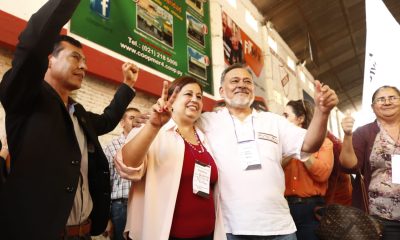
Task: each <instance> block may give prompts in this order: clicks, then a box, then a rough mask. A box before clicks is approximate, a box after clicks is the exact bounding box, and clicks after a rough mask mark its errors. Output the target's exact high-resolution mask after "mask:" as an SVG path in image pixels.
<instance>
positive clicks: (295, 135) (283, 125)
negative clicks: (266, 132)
mask: <svg viewBox="0 0 400 240" xmlns="http://www.w3.org/2000/svg"><path fill="white" fill-rule="evenodd" d="M276 117H277V118H278V119H277V121H278V127H279V139H280V141H282V155H283V157H292V158H296V159H300V160H301V161H305V160H306V159H308V157H309V156H310V153H305V152H302V151H301V148H302V146H303V142H304V138H305V136H306V133H307V130H305V129H303V128H300V127H297V126H296V125H294V124H293V123H291V122H289V121H288V120H287V119H286V118H284V117H282V116H279V115H276Z"/></svg>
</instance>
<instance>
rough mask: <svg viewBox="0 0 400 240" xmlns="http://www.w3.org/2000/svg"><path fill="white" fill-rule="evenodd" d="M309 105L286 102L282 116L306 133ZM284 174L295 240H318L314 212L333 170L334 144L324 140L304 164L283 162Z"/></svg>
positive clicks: (326, 139) (299, 102) (302, 162)
mask: <svg viewBox="0 0 400 240" xmlns="http://www.w3.org/2000/svg"><path fill="white" fill-rule="evenodd" d="M312 109H313V107H312V106H311V103H309V102H307V101H303V100H297V101H293V100H292V101H289V102H288V103H287V105H286V108H285V111H284V113H283V115H284V116H285V117H286V118H287V119H288V120H289V121H290V122H292V123H293V124H295V125H297V126H299V127H302V128H305V129H307V128H308V126H309V124H310V121H311V119H312V116H313V110H312ZM282 165H283V168H284V172H285V183H286V190H285V197H286V199H287V201H288V203H289V208H290V213H291V215H292V217H293V220H294V222H295V224H296V228H297V232H296V236H297V239H298V240H302V239H304V240H313V239H318V237H317V236H316V234H315V229H316V228H317V227H318V225H319V222H318V220H317V219H316V218H315V215H314V209H315V207H317V206H320V205H323V204H324V198H323V197H324V196H325V193H326V190H327V188H328V178H329V176H330V174H331V171H332V168H333V143H332V141H330V140H329V139H328V138H325V140H324V143H323V144H322V146H321V148H320V149H319V150H318V152H316V153H314V154H311V156H310V157H309V158H308V159H306V160H305V161H302V160H299V159H294V158H290V157H289V158H286V159H283V160H282Z"/></svg>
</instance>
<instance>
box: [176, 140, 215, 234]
mask: <svg viewBox="0 0 400 240" xmlns="http://www.w3.org/2000/svg"><path fill="white" fill-rule="evenodd" d="M192 146H193V147H194V148H195V149H192V147H191V146H190V145H189V144H188V143H187V142H186V141H185V156H184V161H183V166H182V174H181V181H180V184H179V190H178V196H177V199H176V204H175V212H174V217H173V219H172V226H171V232H170V236H172V237H176V238H193V237H200V236H207V235H210V234H211V233H212V232H213V231H214V227H215V207H214V197H213V192H214V191H213V186H214V185H215V183H216V182H217V179H218V171H217V166H216V165H215V162H214V159H213V158H212V157H211V155H210V154H209V153H208V152H207V150H205V148H204V147H202V146H200V145H192ZM201 149H204V150H205V151H204V152H203V153H199V151H201ZM196 160H198V161H200V162H202V163H205V164H208V165H210V166H211V179H210V195H209V198H208V199H207V198H204V197H200V196H198V195H196V194H194V193H193V173H194V164H195V162H196Z"/></svg>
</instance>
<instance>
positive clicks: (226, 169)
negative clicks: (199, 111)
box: [199, 64, 338, 240]
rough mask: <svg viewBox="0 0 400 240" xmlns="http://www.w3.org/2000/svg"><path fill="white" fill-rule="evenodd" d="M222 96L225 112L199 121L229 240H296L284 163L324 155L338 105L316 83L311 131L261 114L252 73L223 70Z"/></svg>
mask: <svg viewBox="0 0 400 240" xmlns="http://www.w3.org/2000/svg"><path fill="white" fill-rule="evenodd" d="M220 94H221V96H222V98H224V100H225V103H226V107H225V108H223V109H222V110H219V111H217V112H209V113H204V114H203V115H202V117H201V119H200V121H199V125H200V127H201V128H202V129H203V130H204V132H205V134H206V136H207V138H208V140H209V142H210V145H211V148H212V152H213V154H214V157H215V159H216V162H217V165H218V171H219V181H218V182H219V185H220V190H221V207H222V214H223V216H224V223H225V229H226V231H227V237H228V239H229V240H245V239H255V238H256V239H258V240H263V239H268V240H270V239H274V240H275V239H276V240H291V239H296V235H295V232H296V226H295V224H294V222H293V219H292V217H291V215H290V211H289V207H288V204H287V201H286V199H285V198H284V191H285V177H284V172H283V169H282V167H281V159H282V157H287V156H292V157H294V158H298V159H304V158H305V157H306V156H307V154H306V153H312V152H315V151H317V150H318V149H319V147H320V146H321V144H322V142H323V140H324V138H325V134H326V130H327V121H328V118H329V113H330V111H331V109H332V108H333V107H334V106H336V104H337V103H338V98H337V96H336V94H335V92H334V91H333V90H332V89H330V88H329V87H328V86H327V85H324V86H322V84H321V83H320V82H319V81H316V83H315V96H314V101H315V103H316V108H315V114H314V117H313V119H312V122H311V124H310V127H309V129H308V130H307V131H306V130H305V129H301V128H298V127H296V126H294V125H293V124H291V123H289V122H288V121H287V120H286V119H285V118H283V117H281V116H279V115H277V114H273V113H270V112H257V111H255V110H253V109H252V108H251V107H250V106H251V104H252V103H253V101H254V82H253V77H252V74H251V72H250V71H249V70H248V69H246V68H245V67H244V66H242V65H240V64H234V65H231V66H229V67H228V68H227V69H225V70H224V72H223V73H222V76H221V88H220Z"/></svg>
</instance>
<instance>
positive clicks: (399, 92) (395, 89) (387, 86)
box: [372, 85, 400, 103]
mask: <svg viewBox="0 0 400 240" xmlns="http://www.w3.org/2000/svg"><path fill="white" fill-rule="evenodd" d="M385 88H390V89H393V90H394V91H395V92H396V93H397V95H399V96H400V91H399V89H398V88H397V87H394V86H389V85H385V86H382V87H380V88H378V89H376V91H375V92H374V94H372V103H374V101H375V97H376V94H378V92H379V91H380V90H382V89H385Z"/></svg>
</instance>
